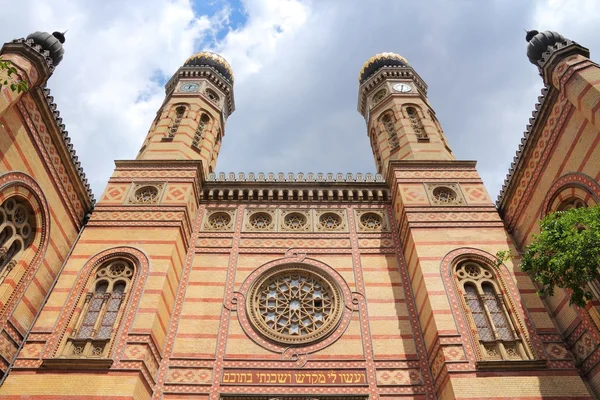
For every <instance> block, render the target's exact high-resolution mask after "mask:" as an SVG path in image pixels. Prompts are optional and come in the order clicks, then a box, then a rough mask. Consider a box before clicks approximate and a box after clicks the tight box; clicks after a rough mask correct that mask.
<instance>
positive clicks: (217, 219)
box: [208, 212, 231, 229]
mask: <svg viewBox="0 0 600 400" xmlns="http://www.w3.org/2000/svg"><path fill="white" fill-rule="evenodd" d="M230 222H231V216H230V215H229V214H227V213H224V212H217V213H214V214H211V216H210V217H208V225H209V226H210V227H211V228H213V229H225V228H227V226H228V225H229V223H230Z"/></svg>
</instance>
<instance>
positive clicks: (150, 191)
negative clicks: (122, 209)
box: [127, 182, 166, 205]
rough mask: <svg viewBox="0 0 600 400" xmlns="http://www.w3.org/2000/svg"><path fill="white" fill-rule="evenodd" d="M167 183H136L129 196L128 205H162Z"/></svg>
mask: <svg viewBox="0 0 600 400" xmlns="http://www.w3.org/2000/svg"><path fill="white" fill-rule="evenodd" d="M165 186H166V184H165V183H155V182H154V183H134V184H133V187H132V188H131V189H130V191H129V196H127V204H136V205H155V204H159V203H160V199H161V198H162V195H163V192H164V190H165Z"/></svg>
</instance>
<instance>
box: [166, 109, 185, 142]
mask: <svg viewBox="0 0 600 400" xmlns="http://www.w3.org/2000/svg"><path fill="white" fill-rule="evenodd" d="M184 114H185V106H178V107H177V108H176V109H175V119H174V120H173V123H172V124H171V126H170V127H169V137H170V138H173V137H175V134H176V133H177V130H178V129H179V125H180V124H181V120H182V119H183V115H184Z"/></svg>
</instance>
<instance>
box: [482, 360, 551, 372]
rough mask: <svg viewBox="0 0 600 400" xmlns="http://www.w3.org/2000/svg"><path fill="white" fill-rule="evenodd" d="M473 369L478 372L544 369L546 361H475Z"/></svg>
mask: <svg viewBox="0 0 600 400" xmlns="http://www.w3.org/2000/svg"><path fill="white" fill-rule="evenodd" d="M475 367H476V368H477V370H478V371H500V370H503V371H517V370H527V369H541V368H546V360H498V361H477V362H476V363H475Z"/></svg>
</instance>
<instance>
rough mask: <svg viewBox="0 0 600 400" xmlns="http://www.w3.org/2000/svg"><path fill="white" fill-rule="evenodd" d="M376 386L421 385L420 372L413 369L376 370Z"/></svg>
mask: <svg viewBox="0 0 600 400" xmlns="http://www.w3.org/2000/svg"><path fill="white" fill-rule="evenodd" d="M376 375H377V384H378V385H380V386H384V385H422V384H423V377H422V376H421V371H420V370H418V369H416V368H414V369H378V370H377V371H376Z"/></svg>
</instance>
